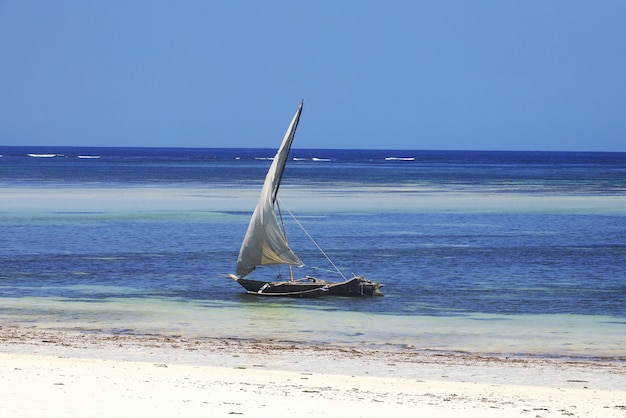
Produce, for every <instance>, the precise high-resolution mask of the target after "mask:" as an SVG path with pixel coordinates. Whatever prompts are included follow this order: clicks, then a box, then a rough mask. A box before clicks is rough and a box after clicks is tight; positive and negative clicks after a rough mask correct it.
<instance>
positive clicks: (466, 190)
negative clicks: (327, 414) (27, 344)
mask: <svg viewBox="0 0 626 418" xmlns="http://www.w3.org/2000/svg"><path fill="white" fill-rule="evenodd" d="M274 153H275V150H274V149H184V148H76V147H74V148H73V147H6V146H4V147H0V155H2V156H1V157H0V326H36V327H42V328H46V327H50V328H64V329H80V330H85V331H88V332H113V333H135V334H164V335H189V336H193V337H199V338H242V339H271V340H282V341H300V342H310V343H315V344H333V345H346V346H351V347H354V346H357V347H359V346H363V347H373V348H377V347H378V348H384V349H402V350H416V351H420V350H429V351H430V350H435V351H443V352H457V351H460V352H472V353H496V354H502V355H522V356H545V357H553V356H554V357H584V358H606V359H612V360H618V361H626V348H624V347H626V303H625V302H624V301H625V300H626V268H625V266H626V153H590V152H589V153H586V152H579V153H576V152H482V151H420V150H401V151H400V150H330V149H329V150H322V149H316V150H309V149H297V148H296V149H293V150H292V152H291V156H290V158H291V159H290V161H289V163H288V165H287V168H286V170H285V173H284V177H283V184H282V186H281V189H280V199H281V207H282V208H283V209H285V210H288V211H290V212H291V213H293V215H295V217H296V218H297V219H298V221H299V223H300V224H302V225H303V226H304V228H305V229H306V231H307V232H308V234H310V235H312V236H313V237H314V238H315V240H316V242H317V244H318V245H319V246H320V247H321V248H323V250H324V251H325V253H326V254H327V255H328V256H329V257H330V259H331V260H332V261H333V263H334V264H335V265H337V267H338V268H339V269H340V270H341V271H342V272H343V274H345V275H346V276H351V275H352V274H359V275H364V276H366V277H367V278H369V279H372V280H375V281H380V282H382V283H383V284H384V287H383V293H384V294H385V296H383V297H378V298H335V297H323V298H317V299H285V298H263V297H258V296H254V295H248V294H246V293H245V291H244V289H243V288H242V287H240V286H239V285H238V284H237V283H235V282H234V281H232V280H230V279H229V278H227V277H226V276H227V275H228V274H229V273H233V272H234V270H235V264H236V260H237V254H238V252H239V246H240V244H241V240H242V238H243V236H244V234H245V230H246V228H247V224H248V221H249V218H250V215H251V213H252V210H253V209H254V206H255V205H256V200H257V198H258V194H259V192H260V188H261V185H262V183H263V179H264V177H265V173H266V171H267V169H268V167H269V164H270V159H271V157H273V155H274ZM286 227H287V231H288V235H289V242H290V245H291V247H292V248H293V249H294V251H295V252H296V253H297V254H298V256H299V257H300V258H301V259H302V260H303V261H304V262H305V264H306V265H305V267H303V268H302V269H297V271H296V274H298V275H300V276H303V275H306V274H312V275H315V276H318V277H322V278H329V279H338V277H337V276H336V275H334V274H335V273H334V272H333V271H332V266H331V265H330V264H329V263H328V261H327V260H326V259H325V258H324V257H323V255H322V254H320V253H319V251H318V249H317V248H316V246H315V245H314V244H313V243H312V242H311V241H310V240H309V238H308V236H307V234H306V233H304V232H303V231H302V230H301V229H300V227H299V226H298V225H297V223H296V222H295V221H293V220H290V219H289V218H287V219H286ZM285 270H286V269H283V270H282V271H280V270H279V269H276V268H267V269H263V268H259V269H257V271H256V272H254V273H253V274H252V275H251V276H253V277H257V278H261V277H270V276H271V277H276V275H277V274H282V275H286V274H287V272H286V271H285ZM253 277H252V278H253Z"/></svg>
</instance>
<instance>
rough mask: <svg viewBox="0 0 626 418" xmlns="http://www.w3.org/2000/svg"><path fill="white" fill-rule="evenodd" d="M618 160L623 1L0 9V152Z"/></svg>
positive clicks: (233, 0)
mask: <svg viewBox="0 0 626 418" xmlns="http://www.w3.org/2000/svg"><path fill="white" fill-rule="evenodd" d="M301 98H304V99H305V106H304V113H303V115H302V120H301V123H300V127H299V130H298V137H297V138H296V143H295V144H294V147H297V148H379V149H443V150H445V149H457V150H459V149H472V150H564V151H569V150H574V151H576V150H581V151H626V1H623V0H612V1H611V0H595V1H591V0H585V1H582V0H562V1H552V0H524V1H513V0H511V1H508V0H476V1H466V0H458V1H446V0H436V1H435V0H433V1H426V0H407V1H394V0H388V1H385V0H379V1H371V0H351V1H348V0H329V1H327V0H315V1H293V0H285V1H272V0H266V1H256V0H249V1H248V0H219V1H218V0H214V1H209V0H206V1H200V0H199V1H184V0H178V1H175V0H171V1H162V0H102V1H96V0H93V1H85V0H75V1H71V0H54V1H40V0H0V145H78V146H147V147H157V146H181V147H269V148H275V147H277V146H278V143H279V142H280V140H281V139H282V135H283V133H284V131H285V129H286V128H287V125H288V123H289V121H290V119H291V117H292V116H293V114H294V113H295V111H296V109H297V106H298V103H299V102H300V99H301Z"/></svg>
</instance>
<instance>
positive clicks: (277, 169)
mask: <svg viewBox="0 0 626 418" xmlns="http://www.w3.org/2000/svg"><path fill="white" fill-rule="evenodd" d="M303 104H304V101H303V102H301V103H300V106H299V107H298V111H297V112H296V114H295V116H294V117H293V119H292V121H291V124H290V125H289V128H288V129H287V132H286V133H285V137H284V138H283V141H282V143H281V145H280V148H279V149H278V152H277V153H276V156H275V157H274V160H273V162H272V165H271V166H270V169H269V171H268V172H267V175H266V177H265V182H264V183H263V189H262V190H261V196H260V198H259V203H258V204H257V206H256V208H255V209H254V213H253V214H252V218H251V219H250V224H249V225H248V230H247V231H246V236H245V237H244V239H243V242H242V243H241V249H240V250H239V258H238V259H237V274H238V275H239V277H244V276H245V275H247V274H248V273H250V272H252V271H253V270H254V269H255V267H256V266H267V265H272V264H289V265H293V266H303V265H304V263H303V262H302V261H300V259H299V258H298V256H297V255H296V254H295V253H294V252H293V251H292V250H291V248H289V245H288V244H287V240H286V239H285V236H284V235H283V232H282V230H281V229H280V226H279V224H278V219H277V218H276V212H275V210H274V204H275V203H276V195H277V193H278V188H279V187H280V182H281V180H282V177H283V172H284V170H285V164H286V163H287V158H288V157H289V150H290V149H291V144H292V142H293V138H294V136H295V134H296V128H297V127H298V122H299V121H300V114H301V113H302V106H303Z"/></svg>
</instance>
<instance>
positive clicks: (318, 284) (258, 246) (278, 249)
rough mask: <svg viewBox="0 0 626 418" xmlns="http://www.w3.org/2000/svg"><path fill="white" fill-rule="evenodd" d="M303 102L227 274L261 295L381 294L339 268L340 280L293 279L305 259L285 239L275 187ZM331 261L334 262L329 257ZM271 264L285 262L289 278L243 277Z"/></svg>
mask: <svg viewBox="0 0 626 418" xmlns="http://www.w3.org/2000/svg"><path fill="white" fill-rule="evenodd" d="M303 106H304V100H303V101H301V102H300V106H299V107H298V110H297V112H296V114H295V115H294V117H293V119H292V120H291V123H290V124H289V128H288V129H287V132H286V133H285V136H284V138H283V140H282V142H281V144H280V148H278V151H277V152H276V156H275V157H274V159H273V160H272V164H271V166H270V168H269V170H268V172H267V175H266V177H265V182H264V183H263V188H262V189H261V196H260V197H259V202H258V203H257V205H256V208H255V209H254V213H253V214H252V218H251V219H250V223H249V225H248V230H247V231H246V235H245V237H244V239H243V242H242V243H241V249H240V251H239V257H238V259H237V275H235V274H230V275H229V277H230V278H232V279H233V280H235V281H236V282H237V283H239V284H240V285H241V286H243V287H244V288H245V289H246V290H247V291H248V293H253V294H256V295H263V296H291V297H319V296H324V295H334V296H382V292H381V291H380V288H381V287H382V286H383V285H382V284H380V283H379V282H373V281H370V280H368V279H366V278H364V277H363V276H354V277H352V278H350V279H346V277H345V276H344V275H343V274H342V273H341V271H339V269H337V271H338V273H339V274H340V275H341V277H342V278H343V280H342V281H339V282H336V281H327V280H322V279H319V278H316V277H312V276H306V277H304V278H301V279H294V274H293V267H294V266H295V267H302V266H304V263H303V262H302V261H301V260H300V258H299V257H298V256H297V255H296V254H295V253H294V252H293V250H292V249H291V248H290V247H289V244H288V242H287V234H286V230H285V226H284V222H282V220H283V216H282V212H281V210H280V205H279V202H278V189H279V188H280V183H281V181H282V177H283V173H284V171H285V165H286V164H287V160H288V158H289V151H290V150H291V144H292V143H293V140H294V137H295V134H296V129H297V128H298V123H299V122H300V115H301V114H302V107H303ZM277 212H278V217H280V219H281V223H280V224H279V222H278V217H277V216H276V215H277ZM307 235H308V233H307ZM318 248H319V247H318ZM329 260H330V259H329ZM331 264H333V266H334V263H332V261H331ZM270 265H287V266H288V267H289V276H290V277H289V280H280V277H279V278H278V279H277V280H253V279H249V278H246V277H247V276H248V274H250V273H252V272H253V271H254V270H255V269H256V267H258V266H270Z"/></svg>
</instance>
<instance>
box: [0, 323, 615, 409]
mask: <svg viewBox="0 0 626 418" xmlns="http://www.w3.org/2000/svg"><path fill="white" fill-rule="evenodd" d="M0 365H1V366H0V367H1V368H0V370H1V373H2V379H0V381H1V382H2V383H0V386H4V387H2V388H1V389H2V390H3V392H4V393H11V394H12V395H11V396H9V397H8V398H7V399H9V401H8V402H5V403H3V405H2V406H0V413H2V415H7V416H40V415H41V412H42V411H41V410H40V409H39V408H42V407H43V406H42V405H41V404H38V402H37V401H41V402H47V403H48V405H47V406H46V408H47V409H45V415H46V416H85V415H90V416H118V415H119V416H122V415H124V416H128V411H129V410H130V411H133V410H134V408H138V409H136V412H137V413H141V412H142V411H143V412H144V414H145V412H151V413H152V416H167V415H168V413H167V412H169V414H170V415H169V416H172V415H171V413H174V415H176V414H178V415H181V416H206V414H207V411H211V414H213V413H215V414H216V415H217V416H227V415H233V414H237V415H248V416H266V415H271V414H276V413H278V414H280V413H283V414H284V413H291V414H293V413H298V414H299V415H303V416H321V415H327V414H328V413H329V412H332V413H333V415H336V416H346V417H353V416H354V417H356V416H382V415H380V414H383V415H384V414H385V411H386V412H387V413H388V412H395V413H397V414H399V415H400V416H404V415H403V414H407V413H424V414H427V415H428V416H450V415H455V414H460V413H462V414H463V416H469V417H473V416H476V417H479V416H481V417H483V416H533V417H534V416H540V417H550V416H564V415H565V416H587V415H591V416H598V415H600V414H601V415H602V416H607V417H612V416H615V417H623V416H624V414H625V413H626V405H625V403H624V401H623V399H625V396H626V364H625V363H623V362H610V361H597V360H594V361H591V360H572V359H548V358H522V357H499V356H496V355H494V356H488V355H475V354H467V353H447V354H445V353H424V352H413V351H408V350H407V351H394V350H389V351H385V350H381V349H377V350H371V349H363V348H357V347H353V348H348V347H333V346H328V345H315V344H307V343H304V342H291V341H272V340H265V341H253V340H236V339H211V338H188V337H184V336H164V335H126V334H122V335H117V334H99V333H92V332H80V331H74V330H72V331H68V330H55V329H39V328H36V327H5V326H3V327H0ZM103 384H105V386H102V385H103ZM20 388H22V389H20ZM23 390H25V391H27V392H23ZM33 392H36V393H37V394H36V395H34V401H33V402H25V401H26V400H28V399H31V398H32V397H33ZM84 392H87V393H88V396H87V399H88V400H89V399H91V401H88V402H85V399H84V398H81V396H84ZM242 395H243V397H242ZM29 396H30V397H31V398H29ZM39 398H41V399H39ZM94 398H95V399H97V400H98V401H99V402H101V404H102V405H104V407H103V408H100V409H98V410H97V411H96V410H92V409H91V408H92V407H93V404H92V402H93V401H94ZM81 399H82V400H81ZM202 399H203V400H202ZM81 402H82V403H81ZM175 405H176V406H177V407H176V408H175V409H172V408H174V406H175ZM109 406H110V408H111V409H110V408H109ZM118 408H119V409H118ZM325 408H326V409H325ZM115 411H119V412H118V413H117V414H118V415H116V412H115ZM220 414H221V415H220ZM529 414H532V415H529Z"/></svg>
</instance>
